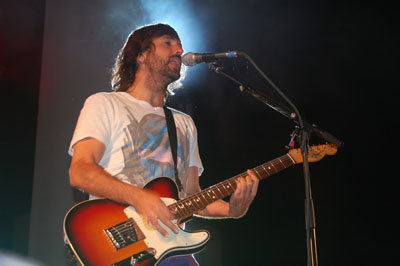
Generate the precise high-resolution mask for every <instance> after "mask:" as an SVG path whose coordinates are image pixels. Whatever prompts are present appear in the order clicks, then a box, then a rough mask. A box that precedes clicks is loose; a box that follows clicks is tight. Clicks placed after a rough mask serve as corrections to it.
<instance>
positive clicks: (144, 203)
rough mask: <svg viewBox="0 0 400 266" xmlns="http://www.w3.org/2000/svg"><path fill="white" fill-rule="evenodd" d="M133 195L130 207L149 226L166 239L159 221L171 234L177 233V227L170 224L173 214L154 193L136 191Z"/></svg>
mask: <svg viewBox="0 0 400 266" xmlns="http://www.w3.org/2000/svg"><path fill="white" fill-rule="evenodd" d="M135 194H136V195H135V200H134V202H133V204H132V205H133V206H134V207H135V209H136V211H137V212H138V213H139V214H140V215H142V216H143V219H144V220H145V222H146V223H147V224H148V225H149V226H151V227H154V228H155V229H157V231H159V232H160V233H161V234H162V235H163V236H164V237H168V232H167V231H166V230H165V229H164V228H163V227H162V226H161V224H160V221H161V223H163V224H164V225H166V226H167V227H168V228H170V229H171V230H172V231H173V232H175V233H176V234H177V233H178V230H179V229H178V227H177V226H176V225H175V224H174V223H173V222H172V220H173V219H174V213H173V212H172V211H171V210H170V209H168V207H167V206H166V205H165V203H164V202H163V201H162V200H161V199H160V197H159V196H158V195H157V194H156V193H154V192H152V191H150V190H146V189H138V191H136V192H135Z"/></svg>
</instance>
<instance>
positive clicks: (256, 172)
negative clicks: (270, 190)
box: [253, 168, 262, 179]
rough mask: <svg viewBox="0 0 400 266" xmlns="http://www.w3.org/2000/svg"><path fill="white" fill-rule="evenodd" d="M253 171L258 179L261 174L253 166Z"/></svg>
mask: <svg viewBox="0 0 400 266" xmlns="http://www.w3.org/2000/svg"><path fill="white" fill-rule="evenodd" d="M253 171H254V172H255V174H256V175H257V177H258V179H261V177H262V176H261V175H260V174H259V173H258V171H257V168H254V169H253Z"/></svg>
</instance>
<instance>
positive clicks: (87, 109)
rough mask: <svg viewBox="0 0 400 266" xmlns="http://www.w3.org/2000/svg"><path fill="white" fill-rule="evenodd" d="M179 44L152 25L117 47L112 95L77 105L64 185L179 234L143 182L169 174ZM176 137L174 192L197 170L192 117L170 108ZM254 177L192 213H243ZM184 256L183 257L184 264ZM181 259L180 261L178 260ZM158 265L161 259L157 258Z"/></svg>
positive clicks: (188, 186)
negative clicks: (170, 104)
mask: <svg viewBox="0 0 400 266" xmlns="http://www.w3.org/2000/svg"><path fill="white" fill-rule="evenodd" d="M182 53H183V49H182V45H181V42H180V39H179V36H178V34H177V33H176V31H175V30H174V29H173V28H171V27H170V26H168V25H165V24H156V25H150V26H145V27H142V28H140V29H137V30H136V31H134V32H133V33H131V35H130V36H129V38H128V40H127V41H126V43H125V45H124V47H123V49H122V50H121V51H120V53H119V55H118V57H117V60H116V64H115V67H114V70H113V82H112V83H113V89H114V90H115V92H111V93H97V94H95V95H92V96H90V97H89V98H88V99H87V100H86V102H85V105H84V107H83V109H82V111H81V114H80V117H79V119H78V123H77V126H76V129H75V132H74V136H73V139H72V141H71V146H70V154H71V155H72V162H71V168H70V182H71V185H72V186H74V187H77V188H80V189H82V190H84V191H85V192H87V193H89V194H90V195H92V196H94V197H101V198H108V199H111V200H114V201H116V202H120V203H124V204H128V205H131V206H133V207H134V208H135V209H136V211H137V212H138V213H139V214H141V215H142V217H143V218H144V220H145V222H146V223H147V224H148V225H149V226H152V227H154V228H156V229H157V230H158V231H159V232H160V233H161V234H162V235H164V236H165V237H168V232H167V231H166V230H165V229H164V228H163V226H162V224H163V225H165V226H166V227H168V228H170V229H171V230H172V231H173V232H175V233H178V227H177V225H176V224H174V223H173V222H172V220H173V219H174V215H173V213H172V212H171V211H170V210H169V209H168V208H167V206H166V205H165V203H164V202H163V201H162V200H161V199H160V197H159V196H158V195H157V194H156V193H154V192H152V191H150V190H146V189H143V187H144V186H145V185H146V184H147V183H148V182H150V181H151V180H152V179H154V178H157V177H159V176H168V177H171V178H172V179H174V162H173V159H172V155H171V150H170V146H169V140H168V133H167V130H166V122H165V115H164V111H163V106H164V102H165V98H166V96H167V94H168V90H167V87H168V85H169V84H170V83H171V82H174V81H176V80H177V79H179V77H180V69H181V55H182ZM172 112H173V116H174V120H175V124H176V131H177V139H178V145H177V146H178V160H177V161H178V163H177V164H178V166H177V168H178V173H179V182H180V183H181V184H182V191H181V196H182V197H187V196H189V195H191V194H193V193H196V192H199V191H200V187H199V175H200V174H201V172H202V170H203V166H202V164H201V160H200V157H199V153H198V147H197V132H196V127H195V125H194V123H193V121H192V119H191V118H190V117H189V116H188V115H186V114H183V113H181V112H179V111H176V110H172ZM257 187H258V179H257V177H256V176H255V175H254V173H253V172H251V171H248V176H247V177H246V178H240V179H239V181H238V183H237V189H236V191H235V192H234V194H233V195H232V196H231V199H230V201H229V203H228V202H224V201H222V200H219V201H215V202H213V203H211V204H209V205H208V206H207V207H206V208H205V209H203V210H201V211H200V212H199V213H198V215H200V216H206V217H232V218H238V217H241V216H243V215H244V214H245V213H246V211H247V209H248V207H249V205H250V204H251V202H252V201H253V199H254V197H255V195H256V192H257ZM178 261H180V262H179V263H182V264H179V265H197V263H196V262H195V261H194V259H193V258H192V257H190V258H189V259H188V258H187V257H186V258H179V259H177V258H173V259H172V260H165V262H163V263H167V262H169V263H170V264H171V265H172V264H173V265H178ZM183 261H185V262H183ZM185 263H186V264H185ZM162 265H164V264H162Z"/></svg>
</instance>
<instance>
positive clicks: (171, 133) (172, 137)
mask: <svg viewBox="0 0 400 266" xmlns="http://www.w3.org/2000/svg"><path fill="white" fill-rule="evenodd" d="M164 113H165V120H166V122H167V129H168V139H169V144H170V145H171V152H172V159H173V160H174V170H175V182H176V184H177V185H178V188H179V191H182V188H183V187H182V183H181V180H180V179H179V176H178V161H177V160H178V154H177V151H178V146H177V145H178V144H177V136H176V126H175V121H174V116H173V115H172V112H171V110H170V109H168V108H167V106H166V105H164Z"/></svg>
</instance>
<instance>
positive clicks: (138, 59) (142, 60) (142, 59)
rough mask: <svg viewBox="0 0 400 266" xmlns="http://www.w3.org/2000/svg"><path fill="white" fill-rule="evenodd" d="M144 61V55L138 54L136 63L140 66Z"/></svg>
mask: <svg viewBox="0 0 400 266" xmlns="http://www.w3.org/2000/svg"><path fill="white" fill-rule="evenodd" d="M144 59H145V55H144V53H140V54H139V55H138V56H137V58H136V61H137V63H138V64H141V63H143V62H144Z"/></svg>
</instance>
